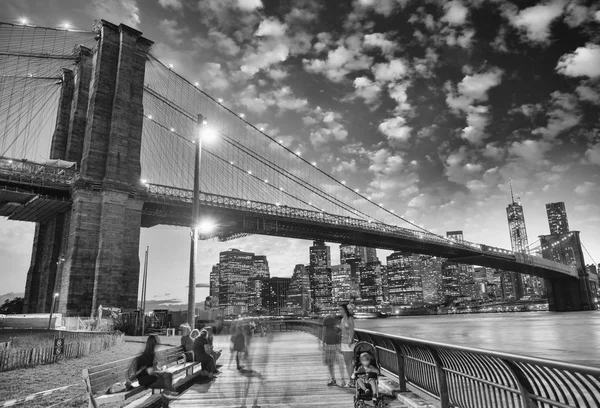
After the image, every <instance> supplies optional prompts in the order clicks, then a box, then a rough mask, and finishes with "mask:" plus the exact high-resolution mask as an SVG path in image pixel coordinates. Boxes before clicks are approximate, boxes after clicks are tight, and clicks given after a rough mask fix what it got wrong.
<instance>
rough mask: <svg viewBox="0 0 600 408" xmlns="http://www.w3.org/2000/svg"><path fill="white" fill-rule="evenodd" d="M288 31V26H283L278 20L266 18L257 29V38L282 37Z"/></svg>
mask: <svg viewBox="0 0 600 408" xmlns="http://www.w3.org/2000/svg"><path fill="white" fill-rule="evenodd" d="M286 30H287V24H283V23H282V22H281V21H279V20H278V19H276V18H272V17H270V18H266V19H264V20H263V21H261V22H260V24H259V26H258V28H257V29H256V33H255V34H254V35H256V36H257V37H281V36H283V35H284V34H285V31H286Z"/></svg>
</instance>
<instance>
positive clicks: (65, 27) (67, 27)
mask: <svg viewBox="0 0 600 408" xmlns="http://www.w3.org/2000/svg"><path fill="white" fill-rule="evenodd" d="M61 27H62V28H64V29H65V30H69V28H71V23H69V22H68V21H64V22H63V23H62V24H61Z"/></svg>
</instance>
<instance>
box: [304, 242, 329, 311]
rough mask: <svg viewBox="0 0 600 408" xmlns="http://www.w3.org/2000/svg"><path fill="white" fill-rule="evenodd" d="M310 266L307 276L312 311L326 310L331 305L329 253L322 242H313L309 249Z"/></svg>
mask: <svg viewBox="0 0 600 408" xmlns="http://www.w3.org/2000/svg"><path fill="white" fill-rule="evenodd" d="M309 255H310V264H309V266H308V276H309V279H310V290H311V299H312V301H313V310H314V311H315V312H319V311H322V310H327V309H329V308H330V307H331V305H332V297H331V252H330V248H329V247H328V246H327V245H325V242H324V241H314V242H313V246H311V247H310V249H309Z"/></svg>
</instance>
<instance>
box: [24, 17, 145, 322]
mask: <svg viewBox="0 0 600 408" xmlns="http://www.w3.org/2000/svg"><path fill="white" fill-rule="evenodd" d="M97 33H98V36H97V47H95V49H94V51H91V50H89V49H86V48H84V47H80V49H79V62H78V64H77V67H76V68H75V71H74V72H72V71H68V70H65V71H64V72H63V84H62V90H61V95H60V100H59V110H58V114H57V123H56V128H55V132H54V135H53V138H52V144H51V150H50V153H51V156H50V158H52V159H63V160H68V161H74V162H76V163H77V164H78V167H79V169H80V176H79V178H78V179H77V180H76V181H75V183H74V184H73V186H72V189H71V198H72V205H71V209H70V210H69V211H68V212H66V213H63V214H56V215H54V216H53V217H52V218H50V219H49V220H48V221H46V222H44V223H38V224H37V225H36V231H35V237H34V243H33V252H32V258H31V265H30V268H29V272H28V275H27V283H26V289H25V309H26V310H25V311H26V312H30V313H32V312H48V311H49V309H50V304H51V300H52V296H53V294H54V293H55V292H57V293H58V294H59V296H58V300H57V301H58V306H57V312H59V313H63V314H66V315H78V316H87V315H90V314H92V313H93V311H94V310H95V309H96V308H97V307H98V306H99V305H105V306H116V307H123V308H135V307H136V305H137V294H138V282H139V265H140V262H139V255H138V250H139V236H140V228H141V217H142V206H143V199H142V194H143V189H142V188H141V184H140V176H141V165H140V150H141V138H142V123H143V113H144V112H143V101H142V99H143V90H144V74H145V64H146V59H147V53H148V51H149V49H150V47H151V45H152V42H151V41H149V40H147V39H146V38H144V37H143V36H142V33H141V32H140V31H137V30H135V29H133V28H131V27H128V26H125V25H123V24H121V25H118V26H117V25H114V24H112V23H109V22H107V21H104V20H102V21H100V22H99V23H98V25H97Z"/></svg>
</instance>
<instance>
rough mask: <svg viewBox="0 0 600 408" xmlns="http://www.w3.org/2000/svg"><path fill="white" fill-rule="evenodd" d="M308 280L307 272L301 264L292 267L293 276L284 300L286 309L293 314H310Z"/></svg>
mask: <svg viewBox="0 0 600 408" xmlns="http://www.w3.org/2000/svg"><path fill="white" fill-rule="evenodd" d="M310 305H311V299H310V279H309V278H308V271H307V270H306V268H305V267H304V265H302V264H297V265H296V266H295V267H294V274H293V275H292V280H291V282H290V287H289V289H288V295H287V299H286V307H287V309H288V310H289V311H290V312H292V313H295V314H302V315H303V314H306V313H308V312H310Z"/></svg>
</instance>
